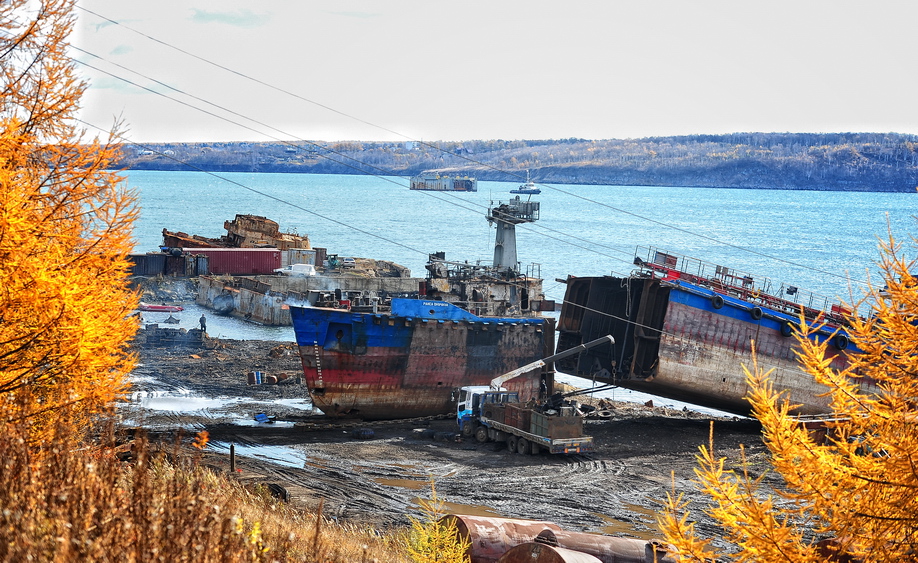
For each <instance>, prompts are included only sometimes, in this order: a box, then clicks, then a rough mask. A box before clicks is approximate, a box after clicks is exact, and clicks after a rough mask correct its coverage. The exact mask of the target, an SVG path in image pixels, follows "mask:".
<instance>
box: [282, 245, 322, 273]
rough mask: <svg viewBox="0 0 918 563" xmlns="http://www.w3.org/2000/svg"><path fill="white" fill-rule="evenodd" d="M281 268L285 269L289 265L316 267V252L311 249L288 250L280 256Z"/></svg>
mask: <svg viewBox="0 0 918 563" xmlns="http://www.w3.org/2000/svg"><path fill="white" fill-rule="evenodd" d="M281 261H282V264H281V267H282V268H286V267H287V266H290V265H291V264H311V265H313V266H315V265H316V251H315V250H314V249H312V248H290V249H287V250H285V251H284V253H283V254H282V255H281Z"/></svg>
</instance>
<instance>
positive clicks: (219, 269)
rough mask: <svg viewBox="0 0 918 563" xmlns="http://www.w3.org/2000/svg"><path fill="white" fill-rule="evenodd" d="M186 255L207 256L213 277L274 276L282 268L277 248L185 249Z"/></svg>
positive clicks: (279, 252)
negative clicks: (225, 275)
mask: <svg viewBox="0 0 918 563" xmlns="http://www.w3.org/2000/svg"><path fill="white" fill-rule="evenodd" d="M182 250H183V251H184V252H185V253H186V254H190V255H193V256H202V255H203V256H207V258H208V270H209V273H210V274H213V275H223V274H228V275H233V276H251V275H256V274H273V273H274V270H275V269H276V268H280V267H281V265H280V264H281V251H280V250H278V249H276V248H183V249H182Z"/></svg>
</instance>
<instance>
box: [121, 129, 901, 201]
mask: <svg viewBox="0 0 918 563" xmlns="http://www.w3.org/2000/svg"><path fill="white" fill-rule="evenodd" d="M434 145H436V146H434ZM122 155H123V156H122V158H121V159H120V160H119V161H118V162H117V163H116V165H115V167H116V168H118V169H125V170H158V171H199V172H200V171H203V172H210V173H221V172H243V173H261V172H266V173H282V174H360V175H375V176H397V177H405V178H409V177H411V176H414V175H417V174H421V173H425V172H436V173H440V174H448V175H463V176H471V177H474V178H477V179H478V180H483V181H498V182H519V183H523V182H524V181H525V179H526V176H527V173H529V174H531V176H532V179H533V181H535V182H536V183H542V184H558V185H562V184H563V185H607V186H659V187H698V188H727V189H776V190H807V191H854V192H890V193H915V191H916V186H918V136H915V135H899V134H891V133H890V134H873V133H847V134H834V135H827V134H766V133H749V134H734V135H721V136H711V135H703V136H701V135H699V136H687V137H667V138H652V139H638V140H607V141H588V140H584V139H567V140H547V141H464V142H448V143H447V142H442V143H435V144H420V143H370V142H336V143H332V142H318V141H309V142H307V141H291V142H290V143H279V142H270V143H246V142H227V143H157V144H146V145H143V146H142V147H141V146H137V145H126V146H123V147H122Z"/></svg>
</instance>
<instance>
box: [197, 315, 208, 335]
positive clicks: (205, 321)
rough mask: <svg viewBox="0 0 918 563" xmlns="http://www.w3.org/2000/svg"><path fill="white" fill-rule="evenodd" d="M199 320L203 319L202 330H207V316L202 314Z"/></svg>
mask: <svg viewBox="0 0 918 563" xmlns="http://www.w3.org/2000/svg"><path fill="white" fill-rule="evenodd" d="M198 320H199V321H201V331H202V332H207V317H205V316H204V315H201V318H200V319H198Z"/></svg>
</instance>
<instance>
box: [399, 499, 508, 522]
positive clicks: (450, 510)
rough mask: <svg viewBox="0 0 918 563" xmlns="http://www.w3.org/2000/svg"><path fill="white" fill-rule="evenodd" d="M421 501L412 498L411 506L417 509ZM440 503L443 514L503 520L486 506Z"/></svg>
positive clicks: (500, 515) (501, 516)
mask: <svg viewBox="0 0 918 563" xmlns="http://www.w3.org/2000/svg"><path fill="white" fill-rule="evenodd" d="M420 501H421V499H420V498H418V497H415V498H414V501H412V504H413V505H414V506H416V507H418V508H420V507H421V505H420ZM440 502H441V503H442V511H443V513H445V514H460V515H463V516H483V517H485V518H503V517H504V516H503V515H502V514H500V513H499V512H497V511H495V510H494V509H493V508H490V507H488V506H483V505H480V504H458V503H455V502H446V501H443V500H442V499H440Z"/></svg>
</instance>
